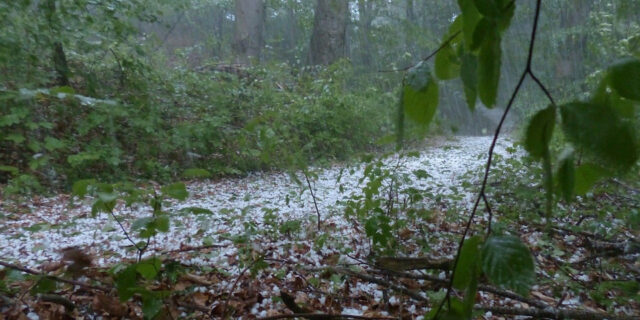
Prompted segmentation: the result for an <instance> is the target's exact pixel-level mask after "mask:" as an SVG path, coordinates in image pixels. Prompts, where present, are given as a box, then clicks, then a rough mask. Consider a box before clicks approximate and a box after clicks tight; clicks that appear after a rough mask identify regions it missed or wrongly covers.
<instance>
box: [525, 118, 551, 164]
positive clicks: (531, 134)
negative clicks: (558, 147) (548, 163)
mask: <svg viewBox="0 0 640 320" xmlns="http://www.w3.org/2000/svg"><path fill="white" fill-rule="evenodd" d="M555 125H556V108H555V107H553V106H549V107H547V108H545V109H542V110H540V111H538V112H537V113H536V114H535V115H534V116H533V118H531V121H529V126H528V127H527V133H526V137H525V141H524V148H525V150H527V151H528V152H529V154H530V155H531V156H532V157H534V158H536V159H540V158H542V157H544V156H545V154H547V153H548V152H549V141H551V136H552V135H553V129H554V128H555Z"/></svg>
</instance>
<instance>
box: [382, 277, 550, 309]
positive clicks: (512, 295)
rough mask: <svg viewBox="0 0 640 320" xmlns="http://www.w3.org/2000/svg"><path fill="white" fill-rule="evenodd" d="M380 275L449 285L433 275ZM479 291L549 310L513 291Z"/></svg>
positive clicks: (484, 288)
mask: <svg viewBox="0 0 640 320" xmlns="http://www.w3.org/2000/svg"><path fill="white" fill-rule="evenodd" d="M378 273H381V274H386V275H391V276H394V277H400V278H405V279H414V280H427V281H429V282H433V283H438V284H447V283H449V280H447V279H440V278H438V277H435V276H432V275H428V274H412V273H407V272H395V271H387V270H384V271H378ZM478 290H480V291H484V292H489V293H493V294H495V295H498V296H502V297H505V298H509V299H513V300H518V301H521V302H524V303H526V304H528V305H530V306H534V307H537V308H542V309H545V308H548V307H549V305H547V304H546V303H544V302H541V301H537V300H534V299H530V298H527V297H523V296H521V295H519V294H517V293H514V292H511V291H507V290H503V289H499V288H496V287H493V286H489V285H484V284H480V285H478Z"/></svg>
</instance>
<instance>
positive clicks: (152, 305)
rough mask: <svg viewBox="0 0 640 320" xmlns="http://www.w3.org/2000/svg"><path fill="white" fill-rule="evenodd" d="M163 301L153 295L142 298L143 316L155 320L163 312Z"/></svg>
mask: <svg viewBox="0 0 640 320" xmlns="http://www.w3.org/2000/svg"><path fill="white" fill-rule="evenodd" d="M162 305H163V302H162V299H159V298H157V297H155V296H153V295H144V296H143V297H142V314H143V315H144V318H145V319H153V318H154V317H155V316H156V315H157V314H158V313H159V312H160V310H162Z"/></svg>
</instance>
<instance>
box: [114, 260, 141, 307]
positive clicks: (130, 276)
mask: <svg viewBox="0 0 640 320" xmlns="http://www.w3.org/2000/svg"><path fill="white" fill-rule="evenodd" d="M136 278H137V272H136V265H131V266H129V267H127V268H125V269H124V270H122V271H121V272H120V273H118V274H117V275H116V289H118V297H119V298H120V301H127V300H129V299H130V298H131V297H133V295H134V293H135V292H134V290H133V289H135V288H136V287H137V284H136Z"/></svg>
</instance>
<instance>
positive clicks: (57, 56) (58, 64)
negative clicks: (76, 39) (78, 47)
mask: <svg viewBox="0 0 640 320" xmlns="http://www.w3.org/2000/svg"><path fill="white" fill-rule="evenodd" d="M55 13H56V2H55V0H48V1H47V2H46V7H45V15H46V17H47V22H48V24H49V28H50V29H51V32H52V33H53V34H54V37H55V38H58V37H59V34H58V30H59V26H58V24H57V23H56V22H57V21H56V20H55ZM53 68H54V69H55V70H56V74H57V81H56V82H57V84H58V85H62V86H68V85H69V74H70V73H71V71H70V70H69V64H68V63H67V56H66V54H65V53H64V47H63V46H62V42H61V41H60V40H56V41H54V42H53Z"/></svg>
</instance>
